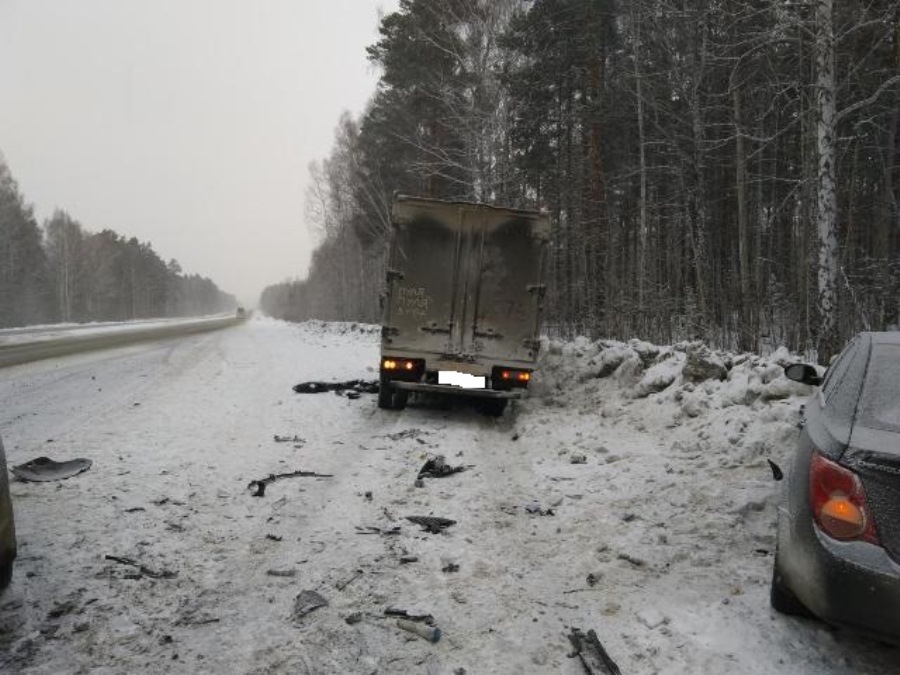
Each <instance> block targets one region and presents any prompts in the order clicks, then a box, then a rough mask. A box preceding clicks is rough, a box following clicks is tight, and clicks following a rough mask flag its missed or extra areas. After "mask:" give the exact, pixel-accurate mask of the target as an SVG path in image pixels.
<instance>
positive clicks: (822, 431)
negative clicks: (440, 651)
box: [771, 332, 900, 642]
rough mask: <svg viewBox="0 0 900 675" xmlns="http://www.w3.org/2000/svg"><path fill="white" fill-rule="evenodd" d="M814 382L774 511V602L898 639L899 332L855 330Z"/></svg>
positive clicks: (807, 370)
mask: <svg viewBox="0 0 900 675" xmlns="http://www.w3.org/2000/svg"><path fill="white" fill-rule="evenodd" d="M785 375H786V376H787V377H788V378H790V379H792V380H795V381H798V382H804V383H806V384H812V385H821V386H820V387H819V389H818V390H817V391H816V392H815V393H814V394H813V395H812V396H811V397H810V398H809V400H808V401H807V403H806V406H805V408H804V420H803V422H804V423H803V430H802V432H801V434H800V438H799V441H798V444H797V450H796V453H795V454H794V459H793V464H792V467H791V471H790V474H789V479H788V481H787V482H786V485H785V491H784V494H783V499H782V500H781V503H780V504H779V508H778V549H777V553H776V556H775V568H774V572H773V575H772V590H771V599H772V607H774V608H775V609H776V610H778V611H780V612H784V613H787V614H796V615H805V616H809V615H814V616H817V617H819V618H820V619H824V620H825V621H827V622H829V623H834V624H840V625H846V626H851V627H854V628H858V629H861V630H863V631H865V632H868V633H870V634H874V635H875V636H878V637H880V638H882V639H886V640H890V641H892V642H900V620H898V617H900V332H890V333H860V334H859V335H857V336H856V337H855V338H854V339H853V340H852V341H851V342H850V344H848V345H847V347H846V348H845V349H844V351H842V352H841V354H840V356H839V357H838V358H837V359H836V360H835V361H834V362H833V363H832V365H831V366H830V367H829V368H828V371H827V372H826V373H825V377H824V380H823V379H821V378H820V377H819V375H818V372H817V371H816V369H815V368H814V367H813V366H809V365H805V364H794V365H792V366H788V367H787V368H786V369H785Z"/></svg>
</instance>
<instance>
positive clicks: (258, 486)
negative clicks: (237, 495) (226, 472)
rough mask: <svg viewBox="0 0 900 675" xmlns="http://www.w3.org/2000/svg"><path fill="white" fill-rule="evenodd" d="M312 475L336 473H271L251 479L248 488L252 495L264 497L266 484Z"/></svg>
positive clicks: (331, 475)
mask: <svg viewBox="0 0 900 675" xmlns="http://www.w3.org/2000/svg"><path fill="white" fill-rule="evenodd" d="M307 476H312V477H315V478H333V477H334V475H333V474H330V473H316V472H315V471H291V472H289V473H270V474H269V475H268V476H266V477H265V478H260V479H259V480H251V481H250V483H249V484H248V485H247V489H248V490H250V496H251V497H264V496H265V494H266V486H267V485H269V484H270V483H274V482H275V481H276V480H281V479H282V478H299V477H307Z"/></svg>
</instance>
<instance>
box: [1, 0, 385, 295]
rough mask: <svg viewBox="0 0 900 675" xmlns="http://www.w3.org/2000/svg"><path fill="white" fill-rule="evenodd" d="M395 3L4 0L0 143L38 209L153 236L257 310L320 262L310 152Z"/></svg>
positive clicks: (331, 123)
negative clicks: (272, 291) (310, 194)
mask: <svg viewBox="0 0 900 675" xmlns="http://www.w3.org/2000/svg"><path fill="white" fill-rule="evenodd" d="M397 5H398V0H0V151H2V153H3V154H4V155H5V157H6V161H7V163H8V164H9V167H10V170H11V171H12V173H13V176H15V178H16V179H17V180H18V182H19V187H20V189H21V190H22V192H23V193H24V195H25V197H26V199H27V200H28V201H29V202H31V203H32V204H33V205H34V207H35V211H36V214H37V216H38V219H39V221H40V222H43V220H44V219H45V218H47V217H49V216H50V215H51V214H52V212H53V210H54V209H55V208H57V207H58V208H62V209H65V210H66V211H68V212H69V214H70V215H71V216H72V217H73V218H75V219H76V220H78V221H80V222H81V224H82V225H83V226H84V227H85V228H86V229H88V230H90V231H92V232H99V231H100V230H102V229H104V228H110V229H113V230H115V231H116V232H118V233H119V234H121V235H124V236H126V237H132V236H134V237H137V238H138V239H140V240H141V241H149V242H150V243H151V244H152V246H153V248H154V250H155V251H156V252H157V253H158V254H159V256H160V257H162V258H163V259H165V260H168V259H170V258H175V259H177V260H178V261H179V262H180V263H181V265H182V267H183V268H184V270H185V272H190V273H197V274H201V275H203V276H208V277H210V278H211V279H212V280H213V281H215V282H216V283H217V284H218V285H219V287H220V288H222V289H223V290H225V291H228V292H231V293H235V294H236V295H237V296H238V298H239V299H240V301H241V302H243V303H246V304H250V305H253V304H255V303H256V301H257V299H258V297H259V293H260V291H261V290H262V289H263V288H264V287H265V286H267V285H269V284H272V283H276V282H279V281H283V280H284V279H286V278H289V277H303V276H305V275H306V270H307V264H308V262H309V255H310V252H311V248H312V240H311V237H310V234H309V232H308V229H307V227H306V224H305V223H304V219H303V211H304V209H303V199H304V193H305V189H306V184H307V181H308V170H307V167H308V164H309V162H310V161H312V160H316V159H323V158H325V157H327V155H328V153H329V151H330V148H331V144H332V140H333V132H334V127H335V126H336V125H337V122H338V118H339V116H340V114H341V112H342V111H344V110H350V111H351V112H353V113H354V114H358V113H359V112H361V111H362V110H363V108H364V106H365V104H366V102H367V100H368V99H369V97H370V96H371V95H372V94H373V93H374V89H375V83H376V82H377V79H378V73H377V71H375V70H374V69H373V68H372V67H371V66H370V64H369V63H368V62H367V60H366V54H365V47H366V46H367V45H369V44H371V43H373V42H374V41H375V40H376V38H377V31H378V12H379V10H381V11H382V12H384V13H389V12H391V11H394V10H395V9H396V8H397Z"/></svg>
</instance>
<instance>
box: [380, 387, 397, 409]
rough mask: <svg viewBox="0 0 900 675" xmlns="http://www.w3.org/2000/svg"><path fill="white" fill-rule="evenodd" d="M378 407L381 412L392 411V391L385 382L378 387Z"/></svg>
mask: <svg viewBox="0 0 900 675" xmlns="http://www.w3.org/2000/svg"><path fill="white" fill-rule="evenodd" d="M378 407H379V408H381V409H382V410H393V409H394V390H393V389H391V386H390V385H389V384H388V383H387V382H386V381H385V380H382V381H381V384H380V385H379V386H378Z"/></svg>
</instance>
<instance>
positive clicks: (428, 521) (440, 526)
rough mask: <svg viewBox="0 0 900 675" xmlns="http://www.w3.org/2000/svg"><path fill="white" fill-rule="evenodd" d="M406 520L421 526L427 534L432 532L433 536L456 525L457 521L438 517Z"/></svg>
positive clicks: (408, 517) (411, 517)
mask: <svg viewBox="0 0 900 675" xmlns="http://www.w3.org/2000/svg"><path fill="white" fill-rule="evenodd" d="M406 519H407V520H408V521H409V522H411V523H415V524H416V525H420V526H421V527H422V528H424V530H425V531H426V532H431V533H432V534H440V533H441V532H443V531H444V530H446V529H447V528H448V527H450V526H451V525H456V521H455V520H450V519H449V518H439V517H437V516H406Z"/></svg>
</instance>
